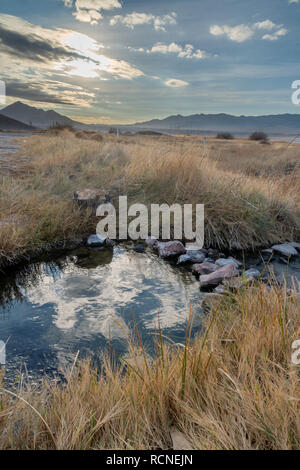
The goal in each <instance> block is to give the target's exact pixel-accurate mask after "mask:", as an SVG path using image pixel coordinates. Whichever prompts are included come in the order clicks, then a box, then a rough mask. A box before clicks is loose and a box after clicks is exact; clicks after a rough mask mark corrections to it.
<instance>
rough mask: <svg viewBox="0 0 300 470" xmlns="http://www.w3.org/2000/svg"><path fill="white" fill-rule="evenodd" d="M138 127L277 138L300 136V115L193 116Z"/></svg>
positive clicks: (143, 124) (138, 125)
mask: <svg viewBox="0 0 300 470" xmlns="http://www.w3.org/2000/svg"><path fill="white" fill-rule="evenodd" d="M135 126H136V127H142V128H147V129H157V130H165V131H167V130H169V131H178V130H180V131H202V132H208V133H209V132H232V133H241V134H242V133H249V132H253V131H257V130H259V131H264V132H267V133H270V134H274V135H276V134H277V135H295V134H300V114H276V115H267V116H232V115H230V114H193V115H191V116H181V115H180V114H178V115H175V116H169V117H167V118H165V119H153V120H151V121H146V122H140V123H136V124H135Z"/></svg>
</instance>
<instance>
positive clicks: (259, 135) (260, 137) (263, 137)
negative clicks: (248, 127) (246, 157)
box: [249, 131, 269, 142]
mask: <svg viewBox="0 0 300 470" xmlns="http://www.w3.org/2000/svg"><path fill="white" fill-rule="evenodd" d="M249 140H255V141H260V142H268V140H269V137H268V135H267V134H266V133H265V132H261V131H255V132H253V133H252V134H251V135H250V136H249Z"/></svg>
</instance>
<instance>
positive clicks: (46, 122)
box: [0, 101, 87, 129]
mask: <svg viewBox="0 0 300 470" xmlns="http://www.w3.org/2000/svg"><path fill="white" fill-rule="evenodd" d="M0 113H1V114H3V115H4V116H7V117H9V118H11V119H16V120H18V121H20V122H23V123H24V124H26V125H30V126H34V127H36V128H39V129H48V128H49V127H51V126H53V125H55V124H57V123H58V124H68V125H71V126H74V127H77V128H79V129H84V128H86V127H87V126H86V125H85V124H82V123H80V122H77V121H73V120H72V119H70V118H68V117H66V116H63V115H62V114H59V113H57V112H56V111H54V110H52V109H49V110H47V111H45V110H44V109H42V108H35V107H34V106H29V105H28V104H25V103H23V102H22V101H15V102H14V103H12V104H10V105H9V106H6V108H4V109H2V110H0Z"/></svg>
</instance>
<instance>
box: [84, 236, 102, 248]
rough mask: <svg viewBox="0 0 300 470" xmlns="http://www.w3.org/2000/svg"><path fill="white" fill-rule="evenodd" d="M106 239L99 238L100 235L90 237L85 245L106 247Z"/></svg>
mask: <svg viewBox="0 0 300 470" xmlns="http://www.w3.org/2000/svg"><path fill="white" fill-rule="evenodd" d="M106 241H107V238H103V237H100V235H97V234H96V235H91V236H90V237H89V238H88V241H87V245H88V246H90V247H92V248H93V247H94V248H96V247H98V246H104V245H106Z"/></svg>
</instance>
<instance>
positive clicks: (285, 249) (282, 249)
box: [272, 243, 298, 258]
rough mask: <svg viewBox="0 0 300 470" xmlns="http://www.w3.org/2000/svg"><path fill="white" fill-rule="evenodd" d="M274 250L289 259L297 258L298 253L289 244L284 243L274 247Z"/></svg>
mask: <svg viewBox="0 0 300 470" xmlns="http://www.w3.org/2000/svg"><path fill="white" fill-rule="evenodd" d="M272 250H273V251H275V252H276V253H279V254H280V255H283V256H287V257H288V258H289V257H291V256H297V255H298V251H297V250H296V248H294V247H293V246H292V245H290V244H289V243H283V244H282V245H274V246H272Z"/></svg>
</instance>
